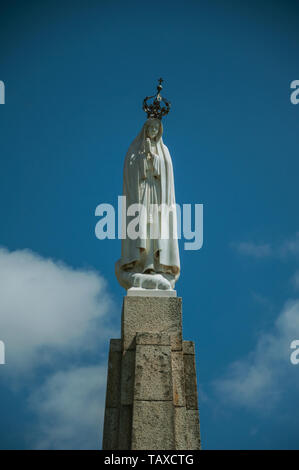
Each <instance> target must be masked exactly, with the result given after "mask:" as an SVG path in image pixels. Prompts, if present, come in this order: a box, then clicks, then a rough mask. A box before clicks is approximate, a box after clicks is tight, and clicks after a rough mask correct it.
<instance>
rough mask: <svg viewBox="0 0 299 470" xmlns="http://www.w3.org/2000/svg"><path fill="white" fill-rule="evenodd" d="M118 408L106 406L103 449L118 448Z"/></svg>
mask: <svg viewBox="0 0 299 470" xmlns="http://www.w3.org/2000/svg"><path fill="white" fill-rule="evenodd" d="M118 429H119V409H118V408H106V410H105V426H104V434H103V449H106V450H114V449H118Z"/></svg>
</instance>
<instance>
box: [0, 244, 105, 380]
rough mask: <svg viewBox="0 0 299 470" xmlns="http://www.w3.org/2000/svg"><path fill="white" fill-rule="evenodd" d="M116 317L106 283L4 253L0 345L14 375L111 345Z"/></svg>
mask: <svg viewBox="0 0 299 470" xmlns="http://www.w3.org/2000/svg"><path fill="white" fill-rule="evenodd" d="M112 312H113V304H112V302H111V299H110V297H109V295H108V294H107V291H106V282H105V280H104V279H103V278H102V277H101V276H99V275H98V274H97V273H95V272H92V271H84V270H76V269H73V268H71V267H69V266H66V265H64V264H63V263H61V262H55V261H53V260H51V259H45V258H42V257H40V256H39V255H37V254H35V253H32V252H30V251H28V250H22V251H14V252H9V251H8V250H6V249H3V248H2V249H0V319H1V320H0V339H1V340H3V341H4V343H5V346H6V362H7V366H6V367H7V369H8V371H9V372H10V373H12V374H16V373H19V372H21V371H23V372H24V371H25V369H32V367H34V366H35V365H40V363H41V361H42V360H43V359H44V360H49V357H52V355H53V353H56V354H57V353H63V354H66V353H69V352H72V351H74V350H77V349H80V348H83V349H85V350H86V349H88V348H89V349H90V348H93V347H95V342H96V341H99V339H100V341H103V339H107V340H108V337H109V335H110V334H111V332H110V329H109V327H108V322H107V320H109V314H110V313H112ZM99 332H100V338H99V336H98V335H99ZM52 358H53V357H52Z"/></svg>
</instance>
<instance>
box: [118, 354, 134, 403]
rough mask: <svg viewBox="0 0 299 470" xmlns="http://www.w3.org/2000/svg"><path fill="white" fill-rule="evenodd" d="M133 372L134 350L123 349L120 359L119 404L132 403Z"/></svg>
mask: <svg viewBox="0 0 299 470" xmlns="http://www.w3.org/2000/svg"><path fill="white" fill-rule="evenodd" d="M134 374H135V351H124V352H123V354H122V360H121V384H120V387H121V404H122V405H132V403H133V391H134Z"/></svg>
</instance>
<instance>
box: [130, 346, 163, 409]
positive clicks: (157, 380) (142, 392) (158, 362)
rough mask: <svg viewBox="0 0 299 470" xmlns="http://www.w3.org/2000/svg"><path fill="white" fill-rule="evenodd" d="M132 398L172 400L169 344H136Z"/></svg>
mask: <svg viewBox="0 0 299 470" xmlns="http://www.w3.org/2000/svg"><path fill="white" fill-rule="evenodd" d="M134 400H164V401H165V400H168V401H171V400H172V377H171V349H170V346H160V345H159V346H158V345H149V344H145V345H143V344H142V345H137V346H136V365H135V387H134Z"/></svg>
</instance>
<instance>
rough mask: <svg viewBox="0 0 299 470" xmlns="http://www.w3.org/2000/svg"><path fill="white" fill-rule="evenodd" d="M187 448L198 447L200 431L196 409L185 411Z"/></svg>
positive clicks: (193, 448)
mask: <svg viewBox="0 0 299 470" xmlns="http://www.w3.org/2000/svg"><path fill="white" fill-rule="evenodd" d="M186 422H187V426H186V429H187V446H188V447H187V449H192V450H199V449H200V431H199V415H198V410H187V411H186Z"/></svg>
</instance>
